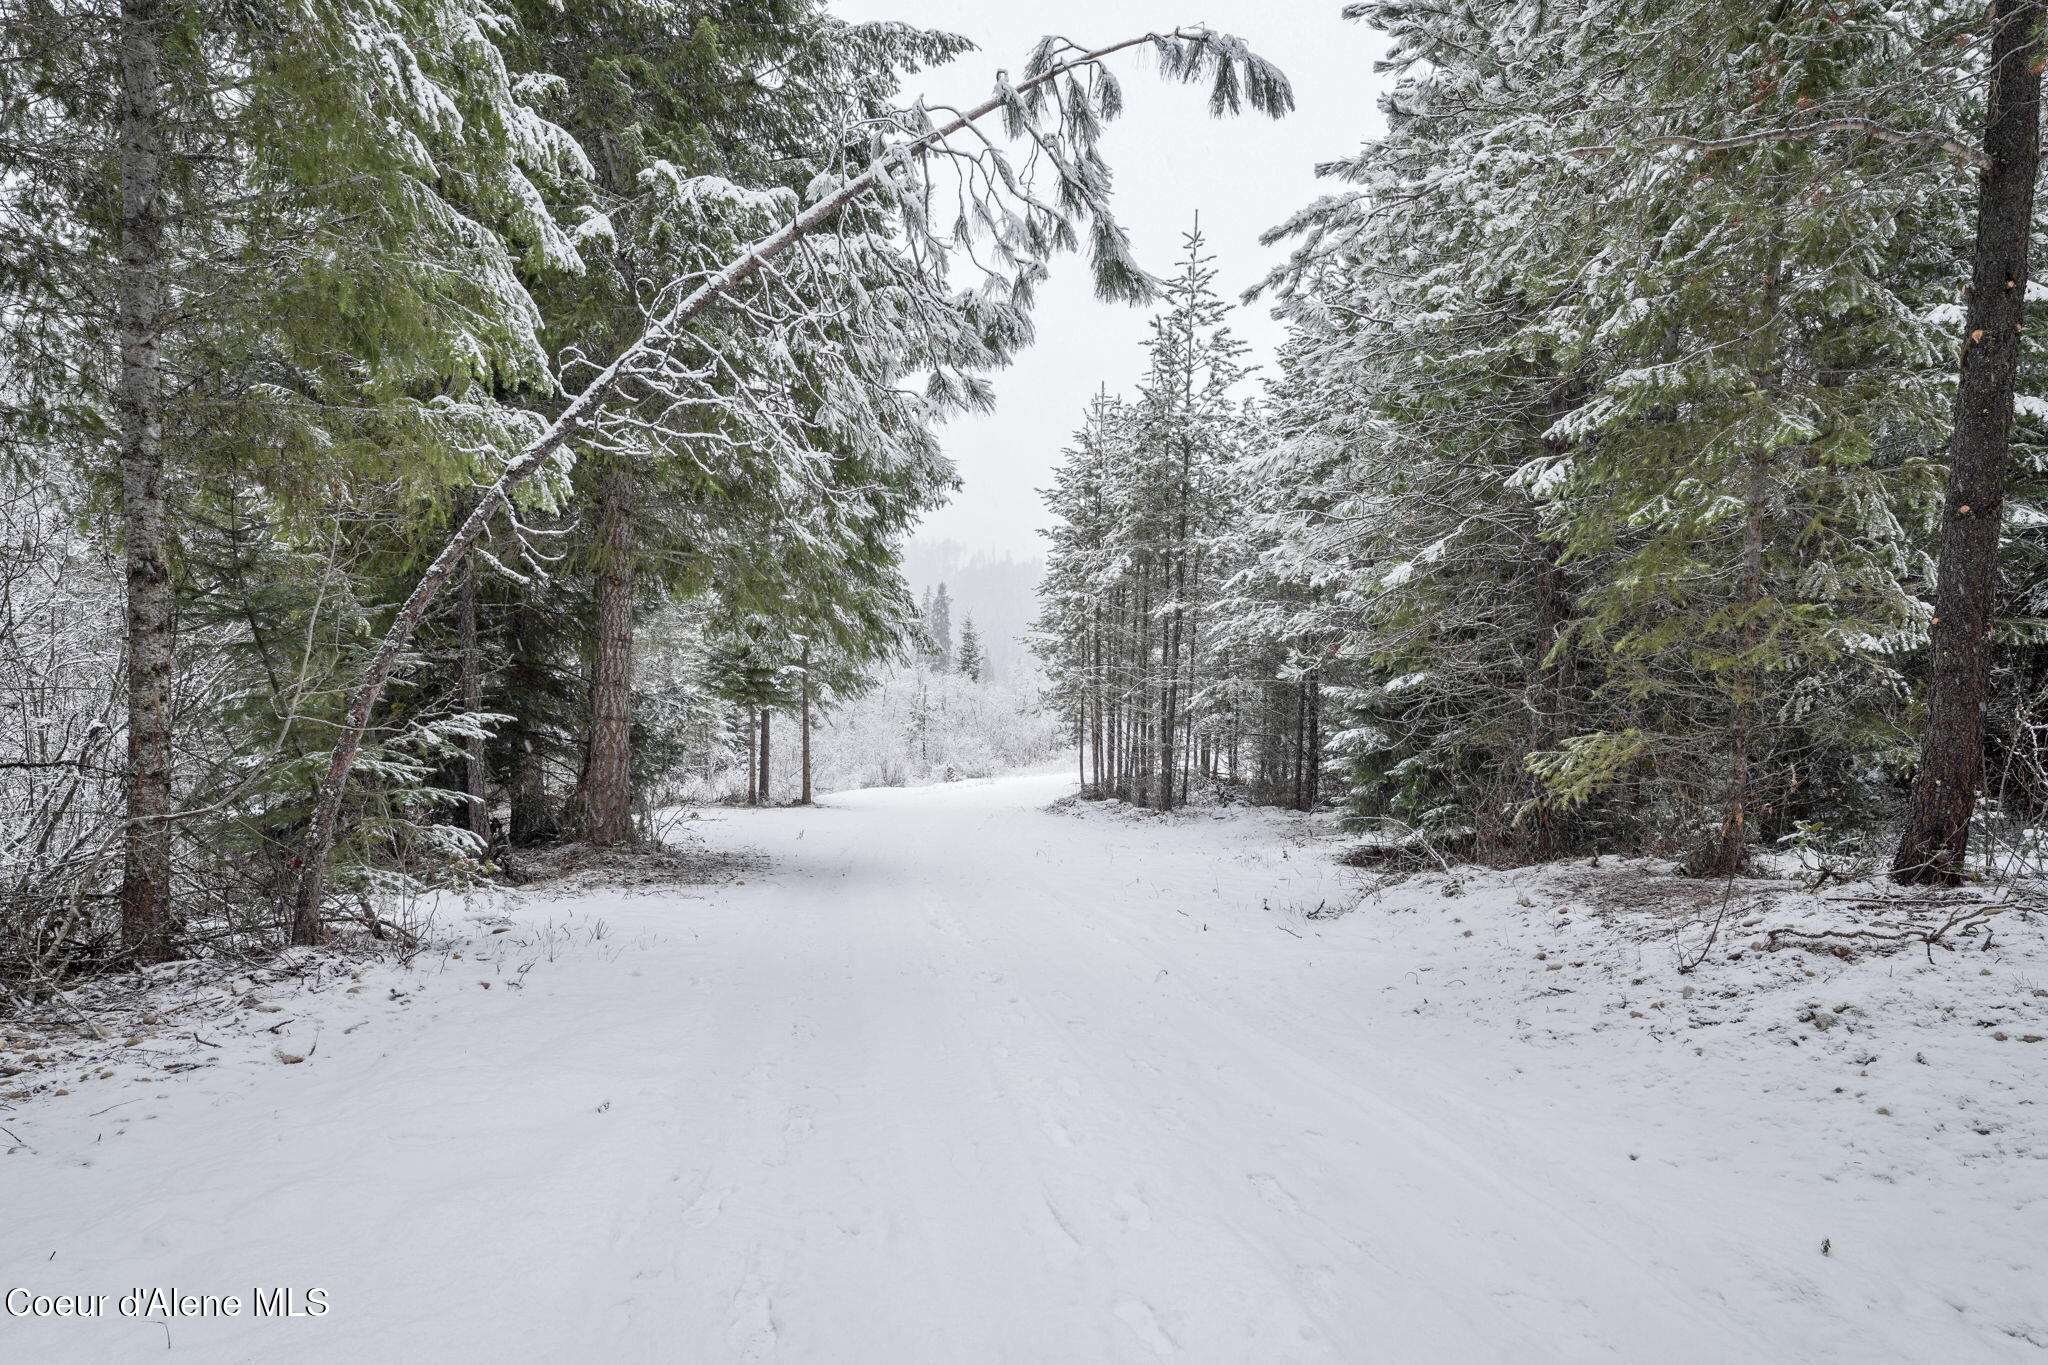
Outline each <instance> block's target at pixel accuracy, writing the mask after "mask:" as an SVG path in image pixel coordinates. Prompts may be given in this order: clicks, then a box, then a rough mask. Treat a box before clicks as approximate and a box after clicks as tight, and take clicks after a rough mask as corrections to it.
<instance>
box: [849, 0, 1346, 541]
mask: <svg viewBox="0 0 2048 1365" xmlns="http://www.w3.org/2000/svg"><path fill="white" fill-rule="evenodd" d="M830 3H831V7H832V9H833V11H834V12H835V13H838V14H840V15H842V16H844V17H846V18H849V19H901V20H904V21H906V22H909V23H914V24H920V25H923V26H925V27H929V28H944V29H949V30H951V31H952V32H955V33H960V34H964V35H966V36H967V37H968V38H971V39H973V40H974V42H975V43H976V44H977V45H979V47H980V48H981V51H979V52H977V53H969V54H967V55H966V56H963V57H961V58H960V59H959V60H957V61H955V62H954V63H953V64H952V65H951V66H948V67H945V68H942V69H940V70H938V71H935V72H928V73H926V74H925V75H923V76H919V77H913V78H912V80H911V83H910V85H909V86H908V87H907V88H906V90H905V95H906V98H907V97H908V96H909V95H912V94H923V95H925V96H926V97H928V98H930V99H933V100H944V101H947V102H951V103H956V104H965V103H968V102H971V101H979V100H980V99H983V98H985V97H986V96H987V95H988V92H989V90H990V88H991V85H992V77H993V74H994V72H995V71H996V70H997V69H998V68H1006V69H1008V70H1010V71H1011V72H1013V73H1014V72H1017V71H1020V70H1021V69H1022V68H1023V65H1024V59H1025V57H1026V56H1027V55H1028V54H1029V52H1030V50H1031V47H1032V45H1033V44H1035V43H1036V42H1037V41H1038V39H1039V38H1040V37H1041V36H1042V35H1044V34H1046V33H1059V34H1062V35H1063V36H1065V37H1069V38H1072V39H1074V40H1075V41H1077V42H1081V43H1084V44H1090V45H1093V44H1100V43H1105V42H1113V41H1116V40H1118V39H1121V38H1125V37H1129V36H1131V35H1133V34H1137V33H1143V32H1146V31H1147V30H1152V29H1159V28H1162V27H1164V26H1167V25H1169V24H1176V23H1201V24H1206V25H1208V26H1209V27H1211V28H1214V29H1219V30H1221V31H1223V32H1226V33H1235V34H1237V35H1238V36H1239V37H1241V38H1243V39H1245V41H1246V42H1248V43H1249V44H1250V45H1251V47H1252V49H1253V50H1254V51H1256V52H1258V53H1260V54H1261V55H1263V56H1265V57H1266V58H1268V59H1269V60H1271V61H1273V62H1274V63H1276V64H1277V65H1278V66H1279V67H1280V68H1281V70H1283V71H1285V72H1286V73H1287V75H1288V78H1289V79H1290V80H1292V81H1293V83H1294V93H1295V100H1296V103H1297V106H1298V107H1297V109H1296V111H1295V113H1293V114H1292V115H1290V116H1289V117H1287V118H1285V119H1282V120H1280V121H1279V122H1277V123H1275V122H1273V121H1271V120H1269V119H1267V118H1265V117H1264V116H1263V115H1257V114H1247V115H1243V116H1240V117H1238V118H1235V119H1229V120H1222V121H1218V120H1213V119H1211V118H1209V117H1208V109H1207V104H1206V91H1205V90H1204V89H1203V88H1202V87H1195V86H1181V85H1168V84H1166V83H1164V82H1162V81H1160V80H1159V79H1158V78H1157V76H1156V75H1155V74H1153V72H1152V71H1151V70H1150V69H1149V63H1148V64H1147V69H1143V70H1140V69H1138V67H1137V64H1136V63H1135V62H1134V61H1133V60H1132V56H1133V55H1134V54H1125V56H1124V57H1122V58H1120V59H1119V60H1120V61H1121V62H1122V65H1121V66H1120V67H1119V68H1118V74H1119V76H1121V77H1122V80H1123V87H1124V95H1125V101H1124V102H1125V112H1124V115H1123V117H1122V118H1120V119H1118V120H1117V121H1116V122H1115V123H1114V124H1112V125H1111V126H1110V130H1109V133H1108V135H1107V137H1106V138H1105V139H1104V154H1105V156H1106V157H1107V159H1108V161H1109V163H1110V165H1111V166H1112V167H1114V168H1115V170H1116V174H1117V195H1116V201H1117V211H1118V214H1119V216H1120V217H1121V218H1122V220H1123V223H1124V226H1125V228H1126V229H1127V230H1128V231H1129V232H1130V234H1131V240H1132V243H1133V245H1134V246H1135V247H1136V249H1137V253H1138V258H1139V260H1140V262H1141V263H1142V264H1143V265H1144V266H1145V267H1146V268H1147V269H1149V270H1151V271H1152V272H1153V273H1155V274H1159V273H1163V272H1165V271H1166V270H1167V269H1169V268H1170V267H1171V265H1172V264H1173V261H1174V259H1175V257H1176V256H1177V255H1178V253H1179V251H1180V241H1181V234H1182V233H1183V232H1185V231H1186V230H1187V229H1188V227H1189V226H1190V225H1191V224H1192V223H1193V221H1194V217H1195V214H1196V213H1197V212H1198V211H1199V212H1200V214H1201V216H1202V229H1203V231H1204V232H1205V233H1206V234H1207V235H1208V237H1209V241H1210V249H1211V250H1212V251H1213V252H1214V253H1215V255H1216V258H1217V267H1218V269H1219V270H1220V271H1221V278H1220V280H1219V284H1220V285H1221V287H1222V288H1223V289H1224V291H1225V292H1226V294H1227V295H1228V296H1229V297H1231V298H1233V299H1234V298H1235V297H1236V296H1237V294H1238V293H1239V292H1240V291H1242V290H1243V289H1244V288H1245V287H1246V286H1248V285H1250V284H1253V283H1255V282H1256V281H1257V280H1258V279H1259V278H1260V277H1261V276H1262V275H1263V274H1264V273H1265V272H1266V270H1267V269H1268V268H1269V267H1270V266H1271V264H1272V263H1273V261H1274V260H1275V259H1277V254H1278V253H1277V249H1269V248H1266V247H1261V246H1260V245H1259V241H1258V239H1259V234H1260V233H1261V232H1263V231H1265V230H1266V229H1267V228H1269V227H1271V226H1273V224H1275V223H1277V222H1279V221H1280V220H1282V219H1283V218H1285V217H1286V216H1287V215H1288V214H1290V213H1292V212H1293V211H1294V210H1295V209H1297V208H1299V207H1301V206H1302V205H1304V204H1307V203H1309V202H1310V201H1311V200H1313V199H1314V198H1315V197H1316V196H1317V195H1319V194H1321V193H1324V192H1325V190H1326V189H1327V188H1328V186H1327V185H1326V184H1325V182H1322V181H1319V180H1318V179H1317V178H1316V176H1315V165H1316V163H1317V162H1319V161H1328V160H1333V159H1335V158H1337V157H1340V156H1344V155H1347V154H1349V153H1350V152H1352V151H1353V150H1355V149H1356V148H1357V146H1358V144H1359V143H1360V142H1362V141H1364V140H1365V139H1366V138H1368V137H1371V136H1372V135H1373V134H1374V133H1375V132H1376V131H1377V130H1378V127H1379V110H1378V107H1377V104H1376V99H1377V95H1378V92H1379V90H1380V88H1381V84H1382V82H1383V81H1384V80H1385V79H1386V78H1385V77H1383V76H1381V75H1379V74H1378V73H1376V72H1375V71H1374V70H1373V63H1374V62H1375V61H1376V60H1377V59H1378V58H1379V56H1380V54H1381V52H1382V50H1383V39H1382V35H1380V34H1379V33H1378V32H1376V31H1374V30H1372V29H1369V28H1366V27H1364V26H1363V25H1360V24H1356V23H1347V22H1345V21H1344V20H1343V19H1341V18H1339V17H1338V11H1339V9H1340V8H1341V0H1204V3H1202V4H1200V5H1196V4H1193V3H1189V4H1188V6H1187V8H1186V11H1185V12H1176V9H1175V4H1174V0H1142V3H1141V2H1140V0H1036V2H1035V3H1015V0H1008V2H1006V3H995V0H830ZM1053 269H1054V274H1053V280H1052V284H1051V286H1050V287H1048V288H1047V289H1046V290H1044V291H1043V292H1042V294H1041V296H1040V299H1039V304H1038V309H1037V323H1038V344H1037V345H1036V346H1034V347H1032V348H1031V349H1030V350H1029V351H1027V352H1026V353H1025V354H1024V355H1023V357H1022V358H1020V359H1019V360H1018V362H1017V363H1016V364H1015V365H1014V366H1012V367H1011V368H1010V369H1008V370H1005V371H1002V372H1001V373H999V374H997V375H995V376H994V383H995V387H996V393H997V396H998V399H999V405H998V408H997V411H996V412H995V414H994V415H993V416H988V417H963V418H958V419H955V420H954V421H953V422H952V423H951V424H950V425H949V426H948V427H947V428H946V430H945V433H944V440H945V445H946V450H947V452H948V453H949V454H950V455H952V456H953V458H954V459H955V460H956V461H958V462H959V465H960V473H961V476H962V478H963V479H964V480H965V484H966V486H965V487H964V488H963V489H962V490H961V491H960V493H959V494H958V496H957V497H956V498H955V499H954V501H953V503H952V505H950V506H948V507H946V508H944V509H943V510H941V511H939V512H938V513H936V514H935V515H934V516H932V517H931V518H929V519H928V520H927V521H926V522H925V524H924V526H923V527H922V528H921V533H922V534H925V535H930V536H935V537H946V538H951V539H956V540H960V541H963V542H966V543H967V544H968V545H970V546H973V547H975V548H978V549H989V550H995V551H1009V552H1012V553H1016V554H1037V553H1039V552H1040V550H1041V548H1042V542H1041V540H1040V537H1039V536H1038V534H1037V528H1038V527H1040V526H1041V525H1043V524H1045V521H1046V516H1045V512H1044V509H1043V507H1042V506H1041V505H1040V502H1039V499H1038V494H1037V492H1036V490H1037V489H1039V488H1042V487H1044V486H1045V484H1046V482H1047V479H1048V476H1049V474H1050V471H1051V470H1052V468H1053V466H1054V465H1055V464H1056V463H1057V462H1058V460H1059V452H1060V449H1061V447H1063V446H1064V445H1065V444H1066V442H1067V439H1068V437H1069V436H1070V435H1071V433H1072V432H1073V430H1074V428H1075V426H1076V425H1078V423H1079V420H1080V416H1081V410H1082V407H1083V406H1084V405H1085V404H1086V402H1087V401H1088V396H1089V395H1090V394H1092V393H1093V392H1094V391H1095V388H1096V385H1097V384H1099V383H1102V382H1104V381H1107V382H1108V384H1109V386H1110V389H1111V391H1112V392H1116V391H1123V392H1129V391H1130V390H1131V389H1132V388H1133V387H1134V385H1135V383H1136V381H1137V379H1138V378H1139V376H1140V375H1141V373H1142V367H1143V355H1142V352H1141V350H1140V347H1141V345H1142V343H1143V340H1144V336H1145V319H1146V316H1147V311H1146V310H1145V309H1141V308H1130V307H1127V306H1123V305H1108V304H1102V303H1098V302H1096V300H1095V297H1094V294H1093V292H1092V290H1091V288H1090V285H1089V280H1088V268H1087V263H1086V261H1085V260H1083V259H1081V258H1078V257H1065V258H1062V259H1061V260H1060V261H1059V262H1058V263H1056V264H1055V266H1054V268H1053ZM1232 325H1233V327H1234V328H1235V330H1236V331H1237V332H1238V334H1239V335H1241V336H1243V337H1244V338H1245V339H1246V340H1248V341H1250V342H1251V343H1252V344H1253V347H1254V354H1253V358H1254V359H1256V360H1261V361H1263V360H1264V359H1265V358H1266V357H1267V356H1268V355H1270V353H1271V349H1272V345H1273V343H1274V341H1276V340H1277V339H1278V336H1279V328H1278V327H1277V326H1276V325H1275V324H1274V323H1273V322H1272V320H1271V319H1270V318H1268V317H1266V316H1265V311H1264V308H1263V306H1260V305H1254V306H1253V307H1252V308H1247V309H1240V310H1239V311H1238V313H1237V316H1236V318H1235V320H1234V322H1233V324H1232Z"/></svg>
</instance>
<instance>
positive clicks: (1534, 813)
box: [1528, 540, 1571, 861]
mask: <svg viewBox="0 0 2048 1365" xmlns="http://www.w3.org/2000/svg"><path fill="white" fill-rule="evenodd" d="M1536 552H1537V554H1538V555H1539V556H1541V560H1540V562H1539V563H1538V565H1537V569H1536V611H1535V616H1536V640H1535V654H1536V657H1535V662H1534V666H1533V667H1532V668H1531V670H1530V674H1529V710H1530V716H1529V753H1531V754H1540V753H1547V752H1549V751H1550V750H1553V749H1555V748H1557V746H1558V745H1559V744H1560V743H1561V742H1562V741H1563V739H1564V698H1565V688H1566V687H1567V685H1568V677H1569V674H1570V669H1571V663H1570V660H1569V659H1567V658H1566V657H1564V651H1563V649H1562V648H1561V647H1560V646H1561V641H1562V640H1563V637H1564V629H1565V625H1566V623H1567V622H1568V621H1569V620H1570V619H1571V598H1570V595H1569V591H1568V588H1567V585H1566V582H1565V571H1564V565H1563V564H1562V563H1561V562H1560V561H1559V557H1560V554H1561V553H1562V551H1561V548H1560V547H1559V546H1558V545H1557V543H1556V542H1554V541H1547V540H1539V541H1537V543H1536ZM1534 793H1535V795H1536V797H1537V798H1538V799H1537V802H1536V805H1535V807H1534V808H1533V809H1532V810H1531V811H1530V812H1529V834H1528V848H1529V852H1530V855H1531V856H1533V857H1534V858H1536V859H1537V860H1538V861H1548V860H1549V859H1552V858H1555V857H1558V856H1559V855H1561V854H1562V853H1563V851H1564V830H1563V822H1562V820H1561V819H1560V818H1559V814H1558V812H1557V810H1556V808H1555V807H1553V806H1551V805H1550V804H1548V803H1547V802H1544V801H1543V800H1542V799H1541V798H1542V794H1543V793H1542V789H1541V788H1540V787H1535V788H1534Z"/></svg>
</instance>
